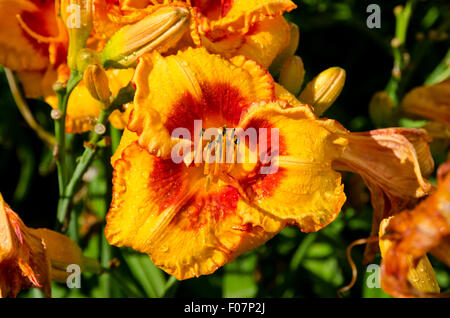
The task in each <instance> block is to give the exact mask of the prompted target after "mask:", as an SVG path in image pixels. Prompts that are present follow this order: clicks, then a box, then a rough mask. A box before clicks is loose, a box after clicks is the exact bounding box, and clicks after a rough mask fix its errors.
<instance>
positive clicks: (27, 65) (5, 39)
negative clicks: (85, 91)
mask: <svg viewBox="0 0 450 318" xmlns="http://www.w3.org/2000/svg"><path fill="white" fill-rule="evenodd" d="M58 10H59V7H58V2H57V1H56V2H55V1H47V0H45V1H37V0H26V1H14V0H2V1H0V18H1V19H2V28H1V30H0V65H3V66H5V67H8V68H10V69H12V70H13V71H16V72H17V75H18V76H19V78H20V80H21V82H22V85H23V87H24V90H25V95H26V96H27V97H30V98H37V97H39V96H47V95H50V94H52V93H53V91H52V88H51V87H52V85H53V83H54V82H55V81H56V79H57V77H58V76H59V77H66V76H67V74H66V73H67V71H66V69H65V67H64V63H65V61H66V55H67V43H68V38H67V32H66V30H65V28H64V25H63V22H62V21H61V19H60V18H58V15H57V12H58Z"/></svg>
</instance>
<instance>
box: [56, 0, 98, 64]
mask: <svg viewBox="0 0 450 318" xmlns="http://www.w3.org/2000/svg"><path fill="white" fill-rule="evenodd" d="M61 18H62V19H63V21H64V23H65V25H66V27H67V30H68V34H69V51H68V55H67V65H68V66H69V68H70V69H71V70H74V69H76V67H77V65H76V63H77V55H78V52H79V51H80V50H81V49H83V48H84V47H85V46H86V41H87V39H88V37H89V35H90V33H91V30H92V27H93V1H92V0H62V1H61Z"/></svg>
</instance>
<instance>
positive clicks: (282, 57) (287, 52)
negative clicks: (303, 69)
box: [269, 23, 300, 76]
mask: <svg viewBox="0 0 450 318" xmlns="http://www.w3.org/2000/svg"><path fill="white" fill-rule="evenodd" d="M289 26H290V27H291V33H290V40H289V44H288V45H287V46H286V47H285V48H284V50H283V51H281V52H280V53H279V54H278V55H277V56H276V57H275V59H274V60H273V62H272V64H271V65H270V68H269V70H270V73H271V74H272V75H273V76H276V75H278V74H280V72H281V68H282V67H283V65H284V64H285V63H286V60H287V59H288V58H289V57H291V56H292V55H294V54H295V52H296V51H297V48H298V43H299V40H300V31H299V29H298V26H297V25H296V24H295V23H289Z"/></svg>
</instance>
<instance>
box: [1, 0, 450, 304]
mask: <svg viewBox="0 0 450 318" xmlns="http://www.w3.org/2000/svg"><path fill="white" fill-rule="evenodd" d="M296 2H297V4H298V5H299V6H298V9H296V10H295V11H293V12H291V13H290V14H288V15H287V16H286V17H287V19H289V20H291V21H293V22H295V23H296V24H298V25H299V27H300V46H299V49H298V51H297V55H299V56H301V57H302V59H303V62H304V65H305V69H306V79H305V82H307V81H308V80H309V79H312V78H313V77H314V76H315V75H316V74H318V73H319V72H320V71H322V70H324V69H326V68H328V67H331V66H340V67H342V68H344V69H345V70H346V71H347V80H346V85H345V87H344V90H343V93H342V95H341V96H340V97H339V99H338V100H337V102H336V103H335V104H334V105H333V106H332V108H331V109H329V110H328V111H327V112H326V113H325V116H326V117H329V118H334V119H337V120H338V121H340V122H341V123H342V124H343V125H344V126H345V127H346V128H347V129H350V130H351V131H363V130H370V129H374V128H375V127H374V125H373V123H372V121H371V119H370V116H369V113H368V104H369V101H370V99H371V97H372V95H373V94H374V93H375V92H376V91H379V90H383V89H384V88H385V87H386V84H387V82H388V81H389V78H390V77H391V70H392V65H393V58H392V53H391V48H390V45H389V43H390V40H391V39H392V37H393V34H394V33H395V17H394V14H393V9H394V7H395V6H396V5H399V4H404V1H378V4H379V5H380V6H381V17H382V19H381V28H380V29H369V28H367V26H366V19H367V16H368V15H369V14H368V13H367V12H366V8H367V6H368V5H369V4H370V3H373V2H374V1H371V0H369V1H366V0H340V1H333V0H303V1H301V3H300V1H296ZM448 9H449V8H448V4H446V1H444V0H443V1H438V0H436V1H420V2H418V3H417V7H416V9H415V10H414V13H413V16H412V17H411V20H410V27H409V30H408V34H407V42H406V48H407V50H408V51H410V52H412V57H413V58H415V60H414V63H415V64H414V70H413V72H412V73H411V76H410V77H409V78H408V80H407V82H406V83H405V90H406V91H408V90H410V89H411V88H413V87H415V86H419V85H422V84H423V82H424V81H425V79H426V78H427V76H428V75H429V74H430V73H431V71H432V70H433V69H434V68H435V67H436V65H437V64H438V63H439V62H440V61H441V60H442V58H443V57H444V56H445V54H446V51H447V50H448V48H449V41H448V39H447V40H444V41H428V42H426V43H425V44H426V46H424V43H419V42H420V41H418V40H417V39H416V34H417V33H419V32H421V33H423V34H425V36H427V34H429V32H430V30H433V29H435V28H437V27H438V26H440V25H442V24H443V23H448V21H449V20H450V14H449V10H448ZM420 50H422V51H423V52H422V51H420ZM0 83H1V89H0V100H1V105H0V192H1V193H2V194H3V196H4V198H5V200H6V201H7V202H9V203H10V204H11V207H12V208H13V209H14V210H15V211H17V212H18V213H19V215H20V216H21V217H22V219H23V220H24V222H25V223H26V224H27V225H28V226H30V227H50V228H52V227H53V226H54V220H55V213H56V206H57V198H58V184H57V174H56V169H55V163H54V161H53V157H52V153H51V151H49V150H48V149H47V148H46V147H45V146H44V145H43V144H42V142H41V141H40V140H39V139H38V138H37V137H36V135H35V134H34V132H33V131H32V130H31V129H29V128H28V127H27V126H26V124H25V122H24V120H23V118H22V116H21V115H20V113H19V112H18V110H17V108H16V106H15V104H14V101H13V99H12V96H11V94H10V92H9V89H8V85H7V82H6V79H5V76H4V73H3V70H1V73H0ZM28 102H29V104H30V107H31V108H32V110H33V112H34V115H35V117H36V119H37V121H38V122H39V123H40V124H41V125H42V126H43V127H45V128H47V129H48V130H49V131H52V129H53V123H52V121H51V119H50V116H49V113H50V108H49V107H48V105H46V104H45V103H44V102H42V101H39V100H29V101H28ZM112 134H113V136H116V137H118V134H119V132H118V131H112ZM82 138H83V136H69V142H70V143H74V144H75V145H78V146H77V147H73V149H82V148H83V147H82V144H81V143H82ZM117 140H118V139H117V138H113V143H114V142H117ZM72 155H73V156H77V155H79V154H76V153H74V154H72ZM110 156H111V150H108V149H106V148H105V149H104V150H102V151H101V152H100V153H99V155H98V157H97V159H96V162H95V163H94V167H93V168H91V169H90V171H89V174H88V175H89V179H90V181H91V182H89V183H86V184H84V185H83V187H82V189H81V190H80V193H79V194H78V195H77V197H78V202H77V204H76V206H75V209H74V211H73V217H74V220H76V222H71V224H72V226H71V228H70V230H69V235H70V236H71V237H72V238H74V239H75V240H77V241H78V242H79V244H80V245H81V246H82V248H83V250H84V252H85V254H86V255H87V256H91V257H97V258H99V259H100V260H101V263H102V265H103V266H105V267H109V266H110V265H111V260H113V259H114V261H113V264H117V263H120V266H118V267H117V268H115V269H113V270H111V271H109V272H107V273H104V274H102V275H100V276H97V275H91V274H89V273H86V274H85V275H83V277H82V288H81V289H68V288H67V287H66V286H65V285H63V284H56V283H54V288H53V296H54V297H161V296H166V297H337V293H336V291H337V289H339V288H340V287H342V286H344V285H346V284H347V283H348V282H349V281H350V280H351V269H350V267H349V265H348V262H347V259H346V254H345V250H346V247H347V246H348V245H349V244H350V243H351V242H352V241H354V240H356V239H359V238H363V237H367V236H368V235H369V231H370V222H371V213H372V210H371V207H370V204H369V193H368V191H367V190H366V189H365V187H364V186H363V184H362V181H361V179H359V177H356V176H353V175H350V174H345V175H344V182H345V189H346V193H347V196H348V200H347V203H346V204H345V206H344V208H343V209H342V212H341V213H340V215H339V217H338V219H337V220H336V221H334V222H333V223H332V224H330V225H329V226H328V227H326V228H325V229H323V230H321V231H319V232H318V233H311V234H304V233H301V232H300V231H299V230H298V229H297V228H287V229H285V230H284V231H282V233H281V234H280V235H278V236H276V237H275V238H274V239H272V240H271V241H269V242H268V243H267V244H265V245H263V246H261V247H259V248H257V249H255V250H253V251H251V252H248V253H246V254H244V255H243V256H241V257H239V258H238V259H237V260H236V261H234V262H233V263H231V264H228V265H226V266H224V267H223V268H221V269H219V270H218V271H217V272H216V273H215V274H213V275H209V276H204V277H200V278H198V279H190V280H187V281H182V282H177V281H176V280H175V279H173V278H171V277H168V275H166V274H165V273H163V272H162V271H161V270H159V269H158V268H156V267H155V266H154V265H153V264H152V263H151V261H150V260H149V259H148V257H147V256H146V255H141V254H136V253H135V252H133V251H131V250H128V249H118V248H116V247H112V246H109V245H108V244H107V243H106V241H105V238H104V236H103V231H102V227H103V224H102V220H104V216H105V214H106V212H107V209H108V206H109V201H110V198H111V181H110V179H111V172H112V168H111V167H110V166H109V165H106V168H105V165H104V164H103V163H102V161H103V162H108V161H109V157H110ZM434 156H435V159H436V161H437V164H438V163H439V162H442V161H443V158H445V156H443V154H442V153H434ZM362 252H363V247H361V246H360V247H356V248H354V249H353V252H352V255H353V258H354V261H355V263H356V264H357V266H358V273H359V275H358V281H357V283H356V285H355V286H354V287H353V289H351V291H350V292H348V293H346V294H345V296H346V297H387V295H386V294H385V293H383V291H382V290H381V289H378V288H372V289H371V288H368V287H367V284H366V283H365V278H367V275H368V273H365V268H364V267H363V266H362V265H361V259H362ZM117 261H118V262H117ZM379 261H380V259H379V257H378V258H377V260H376V262H378V263H379ZM432 262H433V263H434V264H435V265H436V267H435V268H436V272H437V277H438V281H439V283H440V285H441V287H442V290H443V291H445V290H447V291H448V290H449V288H450V272H449V270H448V269H446V268H445V267H444V266H443V265H442V264H439V263H438V262H436V261H435V260H434V259H432ZM19 296H20V297H40V296H41V294H40V292H39V291H38V290H30V291H25V292H22V293H21V294H20V295H19Z"/></svg>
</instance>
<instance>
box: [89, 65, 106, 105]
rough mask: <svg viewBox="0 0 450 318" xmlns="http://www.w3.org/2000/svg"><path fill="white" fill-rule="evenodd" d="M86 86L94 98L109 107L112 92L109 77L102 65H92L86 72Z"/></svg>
mask: <svg viewBox="0 0 450 318" xmlns="http://www.w3.org/2000/svg"><path fill="white" fill-rule="evenodd" d="M83 80H84V85H85V86H86V88H87V90H88V91H89V93H90V94H91V96H92V97H93V98H95V99H96V100H98V101H101V102H102V103H104V104H107V105H109V98H110V96H111V90H110V89H109V83H108V76H107V75H106V72H105V70H104V69H103V67H102V66H101V65H96V64H91V65H89V66H88V67H87V68H86V70H85V71H84V75H83Z"/></svg>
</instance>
